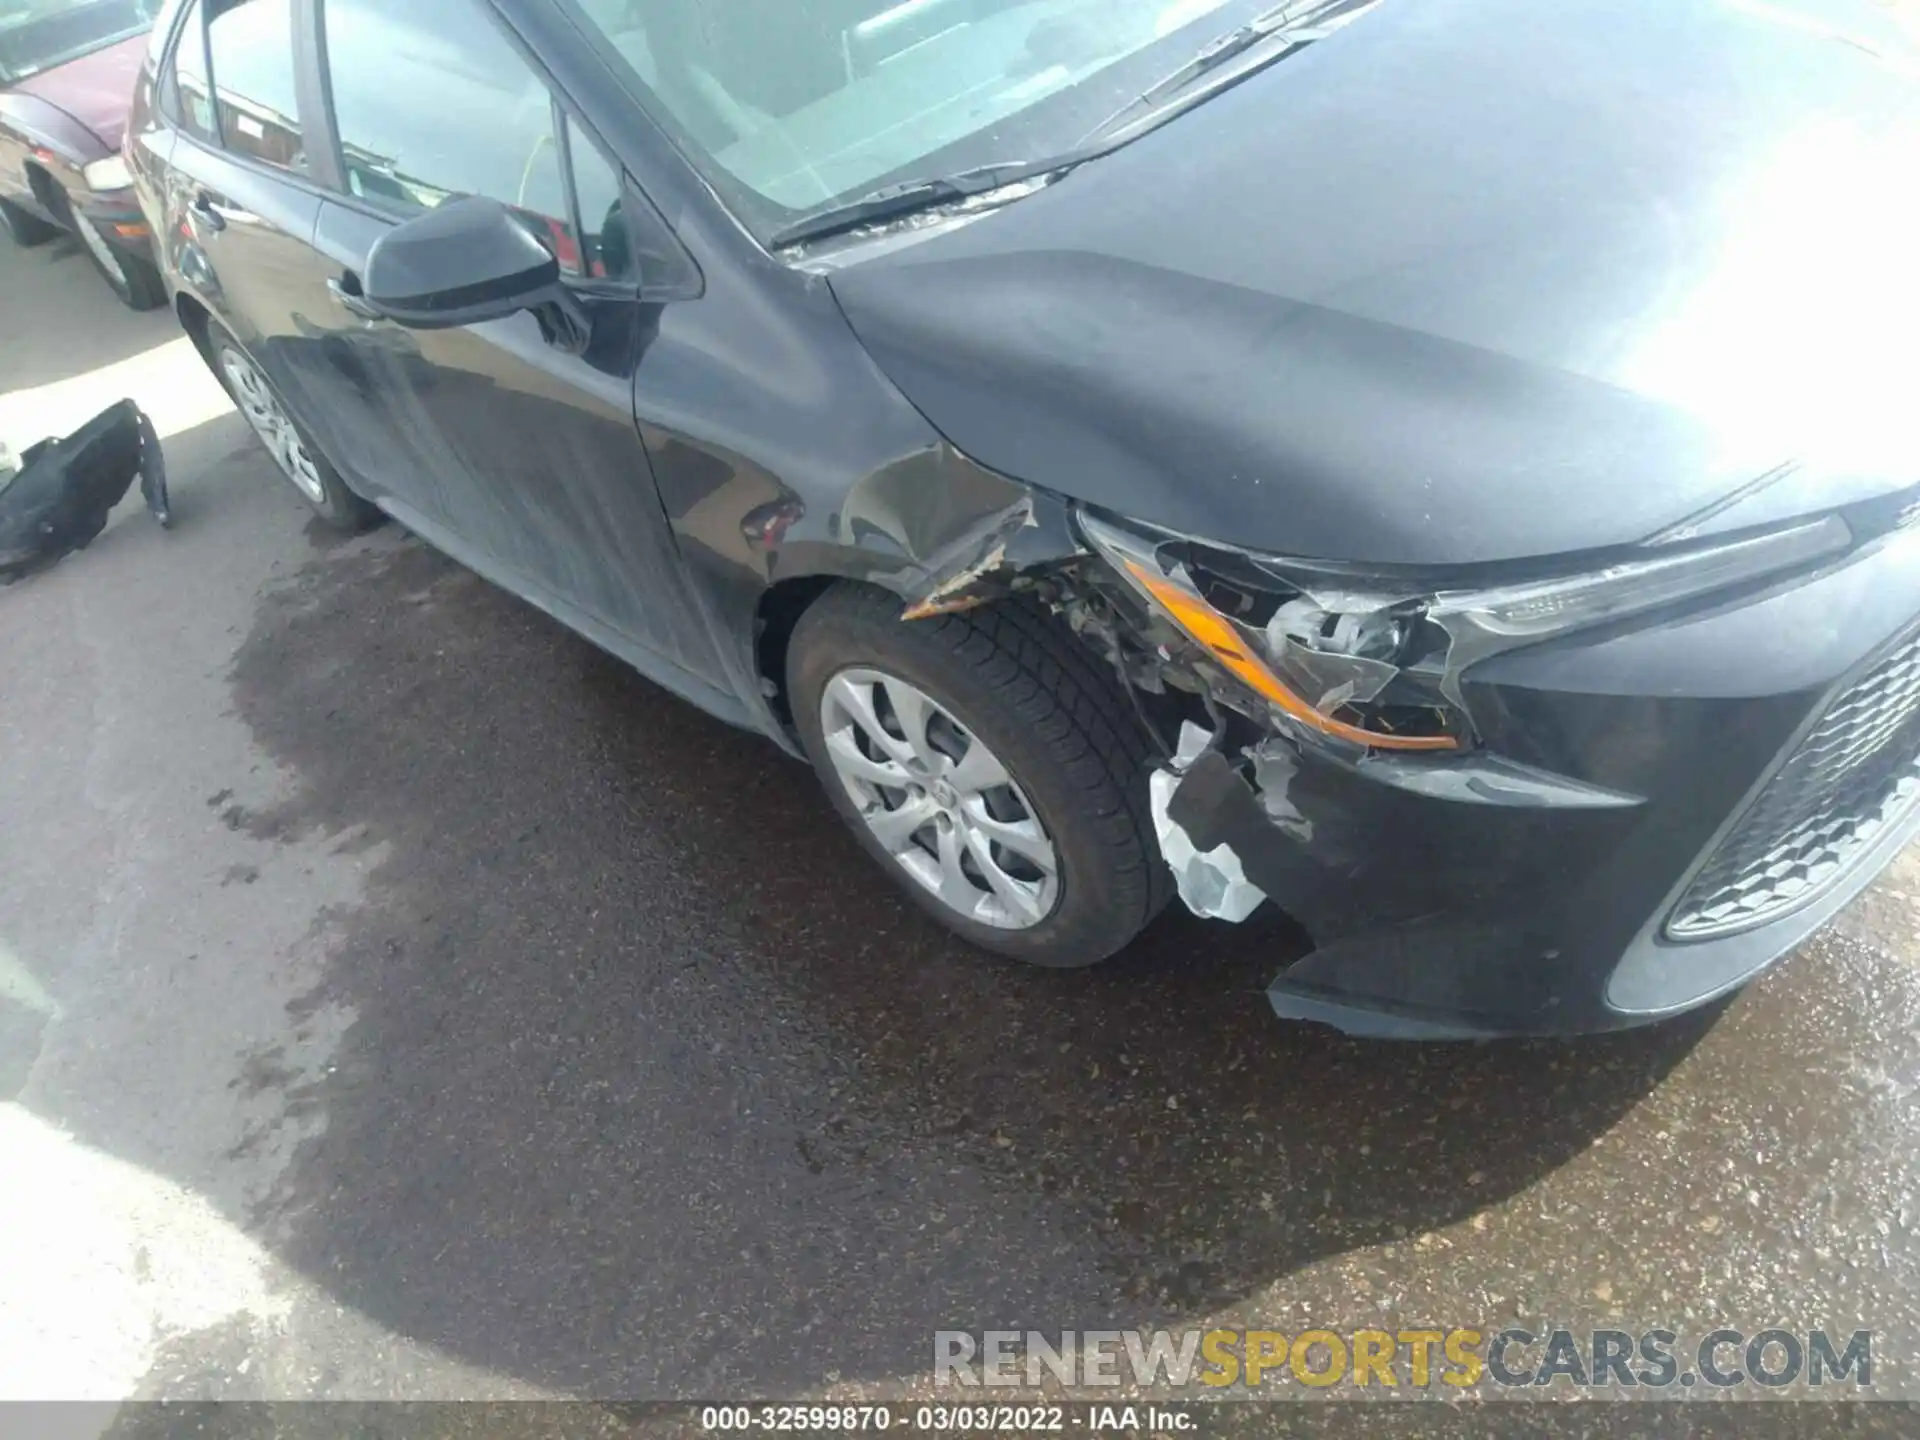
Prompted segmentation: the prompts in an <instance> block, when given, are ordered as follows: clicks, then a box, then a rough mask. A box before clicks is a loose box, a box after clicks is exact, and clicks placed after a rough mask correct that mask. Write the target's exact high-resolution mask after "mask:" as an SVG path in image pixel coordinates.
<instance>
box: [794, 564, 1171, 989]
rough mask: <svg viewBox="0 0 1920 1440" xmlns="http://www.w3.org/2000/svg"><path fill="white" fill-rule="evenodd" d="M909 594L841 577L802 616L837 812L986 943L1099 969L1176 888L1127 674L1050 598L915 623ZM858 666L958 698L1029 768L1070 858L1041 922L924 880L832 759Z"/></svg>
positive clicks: (823, 769) (909, 887) (973, 726)
mask: <svg viewBox="0 0 1920 1440" xmlns="http://www.w3.org/2000/svg"><path fill="white" fill-rule="evenodd" d="M900 610H901V602H900V600H899V599H898V598H897V597H895V596H893V595H890V594H888V593H887V592H885V591H882V590H877V589H873V588H871V587H868V586H864V585H852V584H843V585H838V586H835V587H834V588H833V589H831V590H829V591H827V592H826V593H825V594H824V595H822V596H821V597H820V599H819V600H818V601H816V602H815V603H814V604H813V605H812V606H810V607H809V608H808V609H807V611H806V613H805V614H804V615H803V616H802V617H801V619H800V622H799V624H798V625H797V626H796V627H795V629H794V633H793V639H792V643H791V645H790V647H789V649H788V653H787V678H788V687H789V688H788V693H789V695H790V697H791V699H792V704H793V712H794V717H795V720H796V722H797V724H798V728H799V731H800V737H801V741H802V744H803V745H804V746H805V748H806V752H807V755H808V757H809V758H810V759H811V760H812V761H813V765H814V770H815V771H816V773H817V774H818V775H819V776H820V779H821V782H822V785H823V787H824V788H825V790H826V792H827V796H828V798H829V800H830V801H831V802H832V804H833V806H834V808H835V809H836V810H837V811H839V812H840V816H841V818H842V819H843V820H845V821H846V822H847V824H848V825H849V826H850V827H851V828H852V829H853V832H854V833H855V834H856V835H858V836H859V837H860V840H861V843H862V844H863V845H865V846H866V848H867V850H868V853H870V854H871V855H873V857H874V858H875V859H876V860H877V861H879V862H880V864H881V865H882V866H883V867H884V868H885V869H886V870H887V871H888V873H890V874H892V875H893V876H894V878H895V879H896V880H898V881H899V883H900V884H901V886H902V888H903V889H905V890H906V892H907V893H908V894H909V895H911V896H912V897H913V899H914V901H915V903H917V904H919V905H920V906H921V907H922V908H923V909H925V910H926V911H927V912H928V913H929V914H931V915H933V916H934V917H935V918H936V919H938V920H939V921H940V922H941V923H942V924H944V925H946V926H947V927H948V928H950V929H952V930H953V931H955V932H956V933H957V934H959V935H961V936H962V937H963V938H965V939H967V940H969V941H971V942H972V943H974V944H976V945H979V946H981V947H982V948H983V949H987V950H992V951H995V952H997V953H999V954H1001V955H1005V956H1008V957H1010V958H1012V959H1015V960H1021V961H1025V962H1027V963H1028V964H1032V965H1043V966H1047V967H1050V968H1059V969H1067V968H1074V967H1079V966H1084V965H1093V964H1096V963H1098V962H1099V961H1101V960H1104V959H1106V958H1107V957H1108V956H1110V955H1112V954H1113V953H1114V952H1115V951H1117V950H1119V949H1120V948H1121V947H1122V946H1124V945H1125V944H1126V943H1127V942H1128V941H1129V940H1131V939H1133V937H1134V936H1136V935H1137V934H1139V933H1140V931H1141V930H1142V929H1144V928H1145V927H1146V925H1147V923H1148V922H1149V921H1150V920H1152V919H1153V917H1154V916H1155V915H1157V914H1158V913H1159V912H1160V910H1161V909H1162V907H1164V906H1165V905H1166V903H1167V901H1168V899H1169V898H1170V896H1171V895H1172V893H1173V877H1172V874H1171V873H1170V872H1169V871H1168V869H1167V867H1166V862H1165V861H1164V860H1162V859H1161V857H1160V850H1159V845H1158V843H1157V842H1156V841H1155V839H1154V835H1153V823H1152V817H1151V812H1150V810H1149V807H1148V801H1147V775H1148V771H1149V750H1148V746H1147V743H1146V738H1145V737H1144V735H1142V733H1141V732H1140V728H1139V726H1138V725H1137V724H1136V723H1134V718H1133V711H1132V710H1131V709H1130V707H1129V706H1128V704H1127V701H1126V698H1125V696H1124V695H1122V694H1121V692H1120V690H1119V685H1118V682H1117V680H1116V679H1115V678H1114V676H1113V675H1112V674H1111V672H1109V671H1108V670H1107V669H1106V668H1105V667H1104V666H1102V665H1101V663H1100V662H1099V660H1098V659H1097V658H1095V657H1094V656H1093V655H1091V654H1090V653H1088V652H1087V651H1086V650H1084V649H1083V648H1082V647H1081V644H1080V642H1079V641H1078V640H1076V639H1075V638H1074V636H1073V635H1072V634H1071V633H1070V632H1068V631H1067V630H1066V628H1065V627H1064V626H1063V625H1061V624H1060V623H1059V622H1058V621H1057V620H1055V619H1054V618H1053V617H1052V616H1051V615H1049V614H1048V613H1046V612H1045V611H1044V610H1042V609H1040V608H1039V607H1038V606H1036V605H1032V604H1030V603H1025V602H1008V603H1006V604H1002V605H997V606H993V607H990V608H986V609H981V610H976V611H972V612H969V613H967V614H964V615H946V616H941V617H938V618H935V619H929V620H915V621H904V620H902V619H901V618H900ZM850 668H870V669H873V670H878V671H882V672H884V673H886V674H888V675H894V676H898V677H899V678H900V679H902V680H905V681H907V682H909V683H910V684H912V685H913V686H915V687H917V688H918V689H920V690H921V691H922V692H924V693H925V694H926V695H927V696H929V697H931V698H932V699H933V700H934V701H936V702H937V703H938V704H939V705H941V706H943V707H944V708H945V709H947V710H948V711H949V712H950V714H951V715H952V717H953V718H954V719H955V720H957V721H959V722H960V723H961V724H962V725H963V726H965V727H966V729H967V730H969V731H971V732H972V734H973V735H974V736H975V737H977V738H978V739H979V740H981V741H982V742H984V743H985V744H986V745H987V746H988V748H989V749H991V750H992V752H993V753H994V754H995V755H996V756H998V757H999V759H1000V761H1001V762H1002V764H1004V766H1005V767H1006V769H1007V771H1008V773H1009V774H1010V775H1011V776H1012V777H1013V779H1014V781H1015V783H1016V784H1017V785H1018V786H1019V788H1020V790H1021V791H1023V792H1024V794H1025V797H1026V799H1027V801H1028V803H1029V805H1030V806H1031V808H1032V810H1033V813H1034V815H1035V816H1036V818H1038V819H1039V821H1040V822H1041V824H1042V826H1044V827H1045V830H1046V832H1047V834H1048V835H1050V836H1051V837H1052V840H1053V843H1054V846H1055V850H1056V852H1057V855H1058V858H1059V867H1060V868H1059V875H1060V886H1059V895H1058V898H1057V900H1056V902H1055V903H1054V906H1053V909H1052V910H1051V912H1050V913H1049V914H1048V915H1047V916H1046V917H1045V918H1043V919H1042V920H1040V921H1039V922H1038V923H1037V924H1034V925H1032V926H1031V927H1030V928H1027V929H1018V930H1015V929H1000V928H997V927H994V926H992V925H988V924H985V923H982V922H980V921H977V920H974V919H972V918H970V917H968V916H965V915H962V914H960V913H959V912H958V911H956V910H955V909H953V908H951V907H949V906H948V905H946V904H945V903H943V902H942V901H941V900H940V899H939V898H938V897H937V896H935V895H934V894H932V893H931V892H930V891H929V890H927V889H926V888H925V887H924V886H923V885H921V884H919V883H917V882H916V881H915V880H913V879H912V878H911V877H909V876H908V875H907V874H906V873H905V871H904V870H903V868H902V866H901V864H900V862H899V861H897V860H896V859H895V858H894V857H893V856H892V855H890V854H889V853H888V852H887V850H886V849H885V848H884V847H883V846H882V845H881V844H880V843H879V841H878V840H877V839H876V838H875V836H874V834H873V832H872V830H871V829H870V828H869V826H868V825H867V823H866V822H865V821H864V820H863V819H862V818H861V816H860V813H859V809H858V807H857V806H856V805H855V804H854V802H853V800H852V798H851V797H850V796H849V795H848V793H847V787H846V786H845V784H843V783H842V782H841V780H840V777H839V775H838V773H837V772H836V771H835V770H834V768H833V762H832V761H831V759H830V758H829V757H828V754H827V749H826V740H825V736H824V733H823V722H822V718H821V699H822V696H823V694H824V693H825V690H826V687H827V685H828V682H829V681H831V680H832V679H833V678H834V677H835V676H836V675H838V674H840V673H841V672H842V671H844V670H847V669H850Z"/></svg>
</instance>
